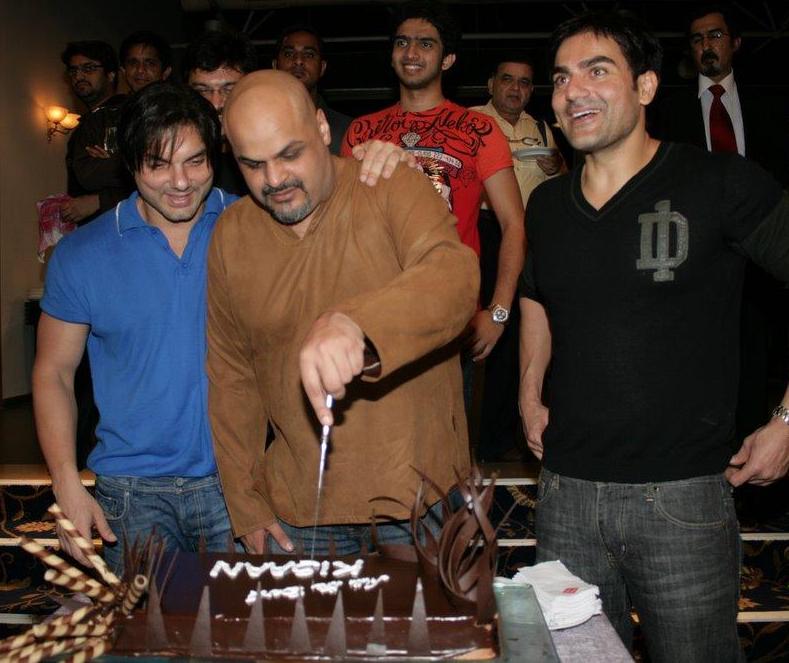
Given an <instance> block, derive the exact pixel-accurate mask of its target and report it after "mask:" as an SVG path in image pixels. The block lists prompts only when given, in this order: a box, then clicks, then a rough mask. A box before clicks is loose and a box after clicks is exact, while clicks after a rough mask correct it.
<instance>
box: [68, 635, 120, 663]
mask: <svg viewBox="0 0 789 663" xmlns="http://www.w3.org/2000/svg"><path fill="white" fill-rule="evenodd" d="M111 646H112V643H111V642H110V641H109V638H91V639H90V640H88V641H87V642H86V643H85V644H83V645H82V646H81V647H80V648H79V649H78V650H77V651H76V652H75V653H74V654H73V655H71V656H69V657H68V658H67V659H66V660H65V661H64V663H85V661H89V660H91V659H93V658H97V657H98V656H101V655H102V654H103V653H104V652H105V651H107V650H108V649H109V648H110V647H111Z"/></svg>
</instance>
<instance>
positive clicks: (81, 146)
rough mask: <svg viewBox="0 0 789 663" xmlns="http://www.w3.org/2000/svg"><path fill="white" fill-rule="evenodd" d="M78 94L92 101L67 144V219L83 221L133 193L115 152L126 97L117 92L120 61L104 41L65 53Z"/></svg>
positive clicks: (83, 44)
mask: <svg viewBox="0 0 789 663" xmlns="http://www.w3.org/2000/svg"><path fill="white" fill-rule="evenodd" d="M60 59H61V61H62V62H63V64H64V65H65V66H66V75H67V76H68V79H69V82H70V83H71V89H72V90H73V92H74V94H75V95H76V96H77V97H78V98H79V99H80V101H82V102H83V103H84V104H85V106H87V109H88V112H87V113H84V114H83V115H82V117H81V118H80V123H79V126H78V127H77V128H76V129H75V130H74V131H73V132H72V134H71V136H70V138H69V141H68V147H67V148H66V169H67V173H68V183H67V192H68V195H69V196H70V197H71V199H70V200H69V201H68V202H66V203H64V204H63V205H62V206H61V214H62V215H63V219H64V220H66V221H71V222H73V223H76V224H77V225H83V224H85V223H87V222H88V221H91V220H93V219H94V218H96V217H97V216H98V215H99V214H101V213H102V212H104V211H105V210H108V209H110V208H111V207H114V206H115V205H116V204H117V203H118V202H120V201H121V200H123V199H124V198H126V196H128V195H129V193H130V192H131V183H130V181H129V179H128V177H127V176H126V171H125V169H124V168H123V164H122V163H121V161H120V158H119V157H118V156H117V155H115V154H114V142H113V136H112V130H113V128H114V127H115V126H116V125H117V115H118V109H119V108H120V105H121V104H122V103H123V100H124V99H125V97H124V96H123V95H119V94H115V86H116V83H117V75H118V60H117V58H116V57H115V52H114V51H113V50H112V46H110V45H109V44H107V43H105V42H103V41H79V42H71V43H69V44H67V45H66V49H65V50H64V51H63V53H62V54H61V56H60Z"/></svg>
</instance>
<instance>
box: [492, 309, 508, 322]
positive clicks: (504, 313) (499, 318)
mask: <svg viewBox="0 0 789 663" xmlns="http://www.w3.org/2000/svg"><path fill="white" fill-rule="evenodd" d="M490 314H491V316H493V322H497V323H498V324H500V325H503V324H504V323H505V322H507V320H509V318H510V312H509V311H508V310H507V309H506V308H504V307H503V306H498V305H496V306H494V307H493V309H492V310H491V312H490Z"/></svg>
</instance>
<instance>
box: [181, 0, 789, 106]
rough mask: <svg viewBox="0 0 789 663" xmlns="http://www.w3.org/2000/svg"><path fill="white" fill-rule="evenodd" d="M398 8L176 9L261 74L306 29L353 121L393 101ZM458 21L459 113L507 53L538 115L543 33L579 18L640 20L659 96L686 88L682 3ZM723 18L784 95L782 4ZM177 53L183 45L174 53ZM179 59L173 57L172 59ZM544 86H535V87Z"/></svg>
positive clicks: (489, 8)
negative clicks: (280, 40) (525, 75)
mask: <svg viewBox="0 0 789 663" xmlns="http://www.w3.org/2000/svg"><path fill="white" fill-rule="evenodd" d="M396 4H397V3H396V2H353V1H351V2H320V1H312V2H310V1H309V0H297V1H296V2H293V1H291V2H271V1H259V0H258V1H255V0H181V6H182V9H183V10H184V28H185V32H186V35H187V36H188V38H193V37H195V36H197V35H199V34H200V33H201V32H202V31H203V30H205V29H206V28H207V27H213V28H214V29H216V27H217V26H218V25H220V24H221V25H223V26H225V27H229V28H232V29H235V30H238V31H242V32H245V33H246V34H247V35H249V36H250V38H251V39H253V41H254V42H255V44H256V45H257V46H258V52H259V54H260V57H261V64H262V65H263V66H265V67H268V66H270V61H271V56H272V49H273V45H274V40H275V39H276V37H277V35H278V34H279V32H280V31H281V30H282V29H283V28H284V27H286V26H288V25H292V24H294V23H308V24H310V25H313V26H315V27H316V28H317V29H318V30H319V31H320V32H321V34H322V35H323V36H324V39H325V40H326V42H327V59H328V61H329V68H328V70H327V73H326V76H325V77H324V79H323V88H324V94H325V96H326V97H327V98H329V100H330V101H331V102H332V104H333V105H334V106H336V107H337V108H338V109H340V110H346V112H350V113H351V114H354V115H358V114H359V113H360V112H363V111H367V110H371V109H375V108H380V107H381V106H383V105H384V104H385V103H387V102H389V101H392V100H394V99H395V98H396V80H395V78H394V76H393V74H392V73H391V69H390V66H389V44H388V38H387V35H388V33H389V29H390V23H391V17H392V14H393V8H394V6H395V5H396ZM447 4H449V6H450V8H451V10H452V12H453V13H454V14H455V15H456V16H457V17H458V19H459V20H460V23H461V26H462V29H463V40H462V43H461V48H460V50H459V53H458V60H457V63H456V65H455V67H454V68H453V70H452V71H451V74H450V75H449V76H447V77H445V90H446V92H447V96H450V97H453V98H455V99H457V100H459V101H460V103H471V102H476V101H478V100H482V99H483V98H484V97H485V88H484V85H485V81H486V80H487V77H488V72H489V69H490V67H491V65H492V63H495V62H496V61H497V60H498V59H501V58H505V57H507V56H508V54H510V56H511V54H512V53H513V52H525V53H527V54H529V55H530V56H531V57H532V59H534V60H535V62H536V64H537V68H538V72H537V83H538V89H537V97H538V98H537V100H536V103H537V104H538V105H545V103H546V99H547V96H548V87H547V75H546V74H544V73H543V72H547V64H546V62H545V50H546V45H547V40H548V36H549V35H550V33H551V31H552V30H553V29H554V28H555V27H556V26H557V25H558V24H559V23H561V22H562V21H563V20H565V19H567V18H569V17H570V16H572V15H574V14H577V13H580V12H583V11H585V10H587V9H603V8H612V7H618V8H625V9H628V10H630V11H632V12H634V13H636V14H638V15H640V16H641V17H642V18H643V19H644V20H645V21H646V23H647V24H648V25H649V26H651V27H652V29H653V30H654V31H655V32H656V33H657V34H658V36H659V37H660V38H661V40H662V42H663V45H664V48H665V50H666V57H665V65H664V71H663V82H664V87H665V88H669V87H672V86H676V85H682V84H685V81H684V80H683V78H682V69H683V67H682V61H683V58H684V56H685V49H686V42H685V39H684V37H683V34H682V31H683V27H684V26H683V23H684V18H683V17H684V15H685V13H686V12H687V9H688V7H689V4H690V3H688V2H686V1H680V0H662V1H661V0H642V1H629V2H624V1H620V2H603V1H587V2H571V1H566V2H561V1H557V0H521V1H520V2H513V1H510V2H481V1H476V2H473V1H459V2H448V3H447ZM721 4H723V5H725V6H726V7H727V8H728V9H730V10H731V12H732V15H733V16H735V17H736V20H738V21H739V23H740V27H741V29H742V31H743V45H742V49H741V53H740V54H739V56H738V60H737V61H736V63H735V66H736V68H737V70H738V77H739V74H740V73H742V72H744V74H743V75H745V74H747V76H748V79H749V80H750V81H751V82H752V83H757V84H760V85H765V86H770V87H775V86H778V87H780V88H784V89H786V90H787V93H789V74H787V54H786V52H787V46H788V45H789V41H787V36H789V32H787V29H789V2H787V0H763V1H754V2H752V1H750V0H747V1H746V0H742V1H739V2H728V3H721ZM178 46H183V45H178ZM176 52H178V49H176ZM540 83H541V84H542V85H539V84H540Z"/></svg>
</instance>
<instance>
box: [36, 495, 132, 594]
mask: <svg viewBox="0 0 789 663" xmlns="http://www.w3.org/2000/svg"><path fill="white" fill-rule="evenodd" d="M48 511H49V513H51V514H52V515H53V516H54V517H55V519H56V520H57V521H58V524H59V525H60V526H61V527H62V528H63V531H64V532H65V533H66V534H67V535H68V537H69V538H70V539H71V540H72V541H73V542H74V544H75V545H76V546H77V548H79V549H80V551H81V552H82V553H83V554H84V555H85V557H86V558H87V559H88V561H89V562H90V564H91V565H92V566H93V568H94V569H96V572H97V573H98V574H99V575H100V576H101V579H102V580H103V581H104V582H106V583H107V584H108V585H111V586H116V585H119V584H120V582H121V581H120V580H118V577H117V576H116V575H115V574H114V573H113V572H112V571H110V570H109V569H108V568H107V565H106V564H105V562H104V560H103V559H102V558H101V557H99V555H98V553H97V552H96V549H95V548H94V547H93V543H91V542H90V541H88V540H87V539H86V538H85V537H83V536H82V535H81V534H80V533H79V531H78V530H77V528H76V527H75V526H74V523H72V522H71V521H70V520H69V519H68V518H67V517H66V514H65V513H63V510H62V509H61V508H60V506H58V503H57V502H55V503H54V504H52V505H51V506H50V507H49V509H48Z"/></svg>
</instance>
